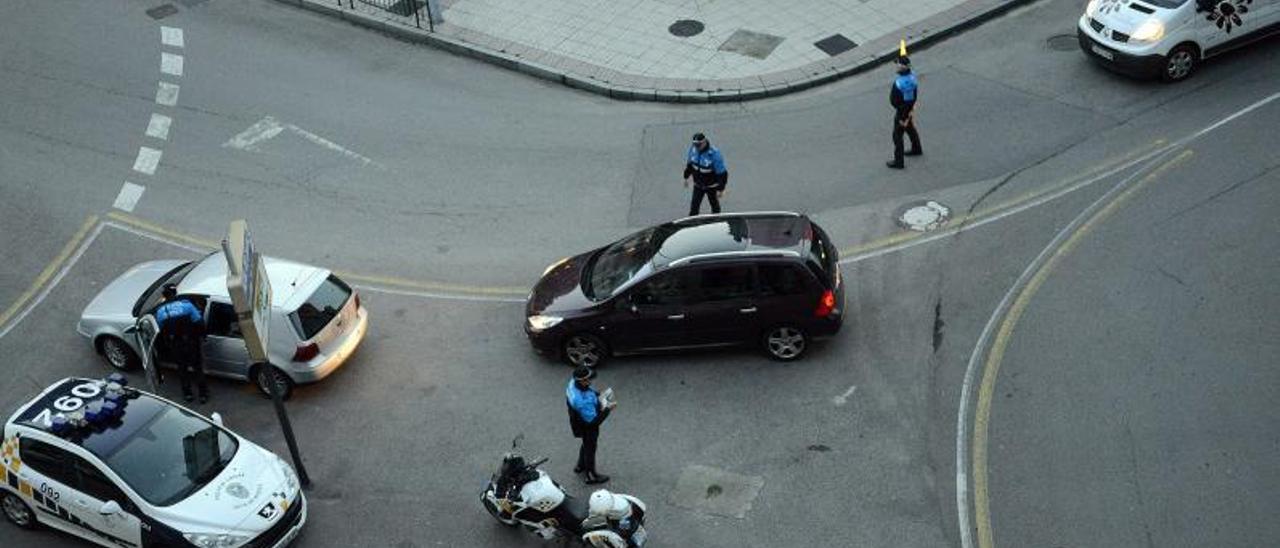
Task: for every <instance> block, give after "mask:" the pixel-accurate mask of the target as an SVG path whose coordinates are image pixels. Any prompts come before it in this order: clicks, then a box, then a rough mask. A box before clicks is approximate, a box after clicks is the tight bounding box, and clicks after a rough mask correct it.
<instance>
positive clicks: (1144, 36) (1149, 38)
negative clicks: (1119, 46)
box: [1129, 19, 1164, 42]
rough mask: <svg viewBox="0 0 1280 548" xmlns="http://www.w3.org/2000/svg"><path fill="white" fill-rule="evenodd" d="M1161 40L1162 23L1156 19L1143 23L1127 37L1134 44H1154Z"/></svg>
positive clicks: (1162, 35)
mask: <svg viewBox="0 0 1280 548" xmlns="http://www.w3.org/2000/svg"><path fill="white" fill-rule="evenodd" d="M1161 38H1164V23H1161V22H1160V21H1158V20H1156V19H1147V20H1146V21H1143V22H1142V24H1141V25H1138V28H1137V29H1136V30H1134V31H1133V34H1130V35H1129V40H1132V41H1135V42H1155V41H1156V40H1159V39H1161Z"/></svg>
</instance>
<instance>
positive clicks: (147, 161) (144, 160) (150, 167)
mask: <svg viewBox="0 0 1280 548" xmlns="http://www.w3.org/2000/svg"><path fill="white" fill-rule="evenodd" d="M162 154H164V153H163V152H161V151H159V150H156V149H154V148H151V147H139V148H138V159H136V160H134V161H133V170H134V171H137V172H138V173H146V174H147V175H154V174H155V172H156V166H158V165H160V156H161V155H162Z"/></svg>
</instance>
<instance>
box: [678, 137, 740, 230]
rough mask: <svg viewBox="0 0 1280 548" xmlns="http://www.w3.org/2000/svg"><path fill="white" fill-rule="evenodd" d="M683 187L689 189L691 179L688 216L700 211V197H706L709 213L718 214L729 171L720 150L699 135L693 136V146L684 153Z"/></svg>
mask: <svg viewBox="0 0 1280 548" xmlns="http://www.w3.org/2000/svg"><path fill="white" fill-rule="evenodd" d="M684 156H685V166H684V186H685V188H688V187H689V177H690V176H692V177H693V199H692V200H691V201H690V202H689V216H690V217H692V216H694V215H697V214H698V213H700V212H701V211H702V197H703V196H706V197H707V201H708V202H710V203H711V212H712V213H720V197H721V196H724V187H725V186H726V185H728V184H729V170H728V169H727V168H725V166H724V156H723V155H721V154H720V149H718V148H716V147H713V146H711V141H708V140H707V136H706V135H703V134H701V133H695V134H693V144H691V145H689V151H688V152H687V153H685V155H684Z"/></svg>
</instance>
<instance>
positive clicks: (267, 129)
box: [222, 116, 381, 167]
mask: <svg viewBox="0 0 1280 548" xmlns="http://www.w3.org/2000/svg"><path fill="white" fill-rule="evenodd" d="M285 130H288V131H289V132H290V133H293V134H295V135H297V136H299V137H302V138H303V139H306V140H308V141H310V142H312V143H314V144H317V145H320V146H322V147H324V148H327V149H329V150H332V151H334V152H337V153H339V154H341V155H343V156H346V157H347V158H350V159H352V160H355V161H357V162H360V163H361V164H363V165H366V166H368V165H373V166H378V167H381V166H380V165H379V164H378V163H377V162H374V161H373V160H372V159H370V158H369V157H367V156H364V155H362V154H360V153H357V152H354V151H351V150H348V149H346V148H345V147H343V146H342V145H339V144H338V143H335V142H333V141H330V140H328V139H325V138H324V137H321V136H319V135H316V134H314V133H311V132H310V131H307V130H305V129H302V128H300V127H298V126H295V125H293V124H284V123H280V122H279V121H277V120H276V119H275V118H273V117H271V116H266V117H264V118H263V119H261V120H258V122H257V123H255V124H253V125H251V126H249V129H246V130H244V131H241V132H240V133H239V134H237V135H236V136H235V137H232V138H230V139H228V140H227V142H225V143H222V146H224V147H230V148H236V149H240V150H248V151H257V150H259V149H258V148H257V147H256V146H255V145H257V144H258V143H261V142H263V141H266V140H267V139H271V138H273V137H275V136H276V135H279V134H280V132H282V131H285Z"/></svg>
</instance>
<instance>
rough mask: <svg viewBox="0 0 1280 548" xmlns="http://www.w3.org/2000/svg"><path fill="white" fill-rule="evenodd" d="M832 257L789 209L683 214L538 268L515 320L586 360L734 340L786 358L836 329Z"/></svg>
mask: <svg viewBox="0 0 1280 548" xmlns="http://www.w3.org/2000/svg"><path fill="white" fill-rule="evenodd" d="M838 259H839V257H838V256H837V253H836V249H835V246H833V245H832V244H831V239H830V238H828V237H827V234H826V233H825V232H823V230H822V229H821V228H819V227H818V225H817V224H816V223H814V222H813V221H811V220H809V218H808V217H805V216H804V215H801V214H798V213H788V212H757V213H730V214H720V215H701V216H697V217H688V218H685V219H680V220H678V221H672V222H669V223H665V224H661V225H658V226H655V227H651V228H647V229H644V230H641V231H640V232H637V233H635V234H632V235H630V236H627V237H625V238H623V239H621V240H619V241H617V242H614V243H613V244H610V245H608V246H605V247H602V248H600V249H597V250H595V251H591V252H588V253H584V254H582V255H577V256H574V257H569V258H566V259H564V260H561V261H560V262H557V263H556V264H553V265H551V266H550V267H548V268H547V270H546V272H544V273H543V275H542V279H541V280H539V281H538V283H537V285H535V286H534V288H533V292H532V293H531V294H530V295H529V302H528V303H527V304H526V306H525V316H526V318H525V325H524V329H525V333H526V334H527V335H528V336H529V342H531V343H532V344H533V347H534V349H535V350H537V351H538V352H539V353H543V354H548V355H553V356H558V357H561V358H563V359H565V360H566V361H568V362H569V363H571V364H573V365H585V366H588V367H594V366H597V365H600V364H601V363H603V362H604V361H605V360H606V359H608V358H609V357H610V356H612V355H618V354H630V353H640V352H653V351H668V350H677V349H690V348H710V347H721V346H735V345H743V344H748V345H759V347H760V348H761V349H763V350H764V351H765V353H766V354H768V355H769V356H770V357H772V358H774V359H777V360H783V361H789V360H794V359H797V358H799V357H800V356H802V355H803V354H804V352H805V350H807V349H808V347H809V343H810V341H812V340H813V339H815V338H822V337H829V336H831V335H834V334H835V333H836V332H837V331H839V330H840V325H841V323H842V321H843V309H844V282H843V280H842V279H841V276H840V266H839V264H838Z"/></svg>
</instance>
